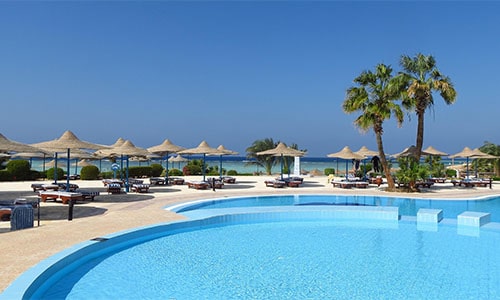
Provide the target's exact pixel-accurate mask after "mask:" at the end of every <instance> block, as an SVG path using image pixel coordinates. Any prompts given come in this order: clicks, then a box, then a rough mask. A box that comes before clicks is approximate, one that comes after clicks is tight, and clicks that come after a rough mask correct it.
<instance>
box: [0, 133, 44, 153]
mask: <svg viewBox="0 0 500 300" xmlns="http://www.w3.org/2000/svg"><path fill="white" fill-rule="evenodd" d="M0 152H7V153H8V152H36V153H44V152H46V151H44V150H42V149H40V148H38V147H36V146H30V145H28V144H23V143H19V142H15V141H12V140H9V139H8V138H6V137H5V136H4V135H3V134H1V133H0Z"/></svg>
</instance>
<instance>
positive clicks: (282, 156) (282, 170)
mask: <svg viewBox="0 0 500 300" xmlns="http://www.w3.org/2000/svg"><path fill="white" fill-rule="evenodd" d="M281 180H283V154H281Z"/></svg>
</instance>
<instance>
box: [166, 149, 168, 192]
mask: <svg viewBox="0 0 500 300" xmlns="http://www.w3.org/2000/svg"><path fill="white" fill-rule="evenodd" d="M165 184H166V185H168V152H167V154H166V156H165Z"/></svg>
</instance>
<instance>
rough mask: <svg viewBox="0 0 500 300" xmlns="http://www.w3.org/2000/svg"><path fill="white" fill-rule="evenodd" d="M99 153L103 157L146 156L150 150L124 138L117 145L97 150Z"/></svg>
mask: <svg viewBox="0 0 500 300" xmlns="http://www.w3.org/2000/svg"><path fill="white" fill-rule="evenodd" d="M99 154H101V155H104V156H105V157H118V156H121V155H126V156H140V157H147V156H148V155H150V154H151V152H149V151H148V150H146V149H144V148H140V147H136V146H135V145H134V144H133V143H132V142H131V141H129V140H126V141H125V142H124V143H123V144H122V145H120V146H118V147H114V148H110V149H102V150H101V151H99Z"/></svg>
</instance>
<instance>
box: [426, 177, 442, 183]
mask: <svg viewBox="0 0 500 300" xmlns="http://www.w3.org/2000/svg"><path fill="white" fill-rule="evenodd" d="M429 181H431V182H434V183H445V182H446V178H442V177H432V178H429Z"/></svg>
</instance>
